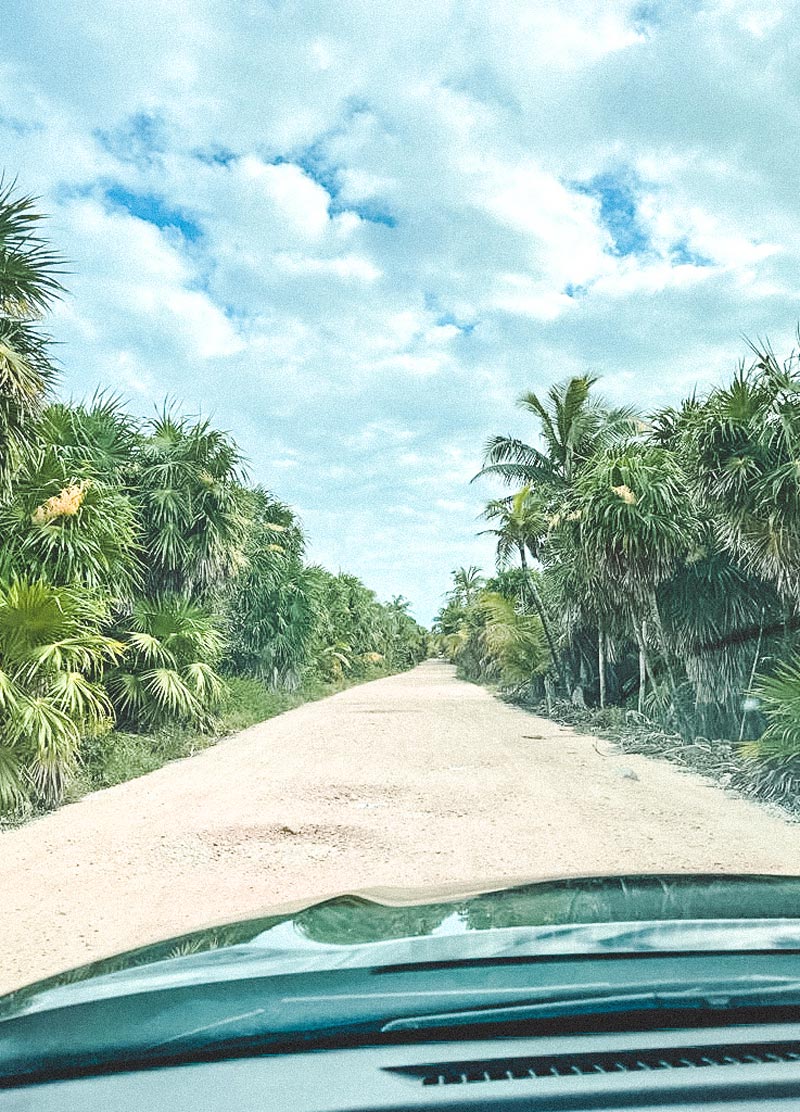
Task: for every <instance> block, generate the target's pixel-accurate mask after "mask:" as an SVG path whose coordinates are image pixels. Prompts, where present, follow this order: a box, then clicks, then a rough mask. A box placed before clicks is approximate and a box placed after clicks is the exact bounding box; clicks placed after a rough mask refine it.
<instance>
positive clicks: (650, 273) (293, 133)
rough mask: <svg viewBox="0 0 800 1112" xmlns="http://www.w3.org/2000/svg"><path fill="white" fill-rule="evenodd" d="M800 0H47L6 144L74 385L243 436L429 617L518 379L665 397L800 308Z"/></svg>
mask: <svg viewBox="0 0 800 1112" xmlns="http://www.w3.org/2000/svg"><path fill="white" fill-rule="evenodd" d="M797 15H798V12H797V5H796V4H790V3H771V2H770V0H764V2H759V3H748V2H744V0H742V2H740V0H717V2H713V0H708V2H704V0H692V2H690V0H676V2H674V3H648V4H642V3H624V2H620V3H614V2H600V0H598V2H589V0H574V2H573V0H554V2H548V0H537V3H535V4H532V3H529V2H527V0H514V2H512V0H494V2H493V3H492V4H486V3H483V2H478V0H474V2H471V0H460V2H456V0H442V2H441V3H438V4H433V5H432V4H429V3H425V4H423V3H417V2H412V0H407V2H402V3H400V4H397V5H392V6H391V7H390V6H388V5H376V4H371V3H368V2H367V0H341V3H338V4H336V5H320V4H311V3H304V2H302V0H294V2H292V3H283V2H281V0H275V2H271V3H267V2H266V0H248V2H245V3H233V2H232V0H224V2H223V0H194V2H193V3H191V4H189V3H187V2H186V0H139V2H138V3H137V4H123V3H122V2H121V0H26V2H25V3H24V4H16V5H8V6H7V10H6V11H5V12H4V16H3V21H2V24H0V46H1V47H2V49H1V50H0V165H1V166H2V167H3V168H4V169H5V171H6V173H7V174H10V175H12V176H14V175H16V176H17V177H18V179H19V182H20V185H21V186H22V187H23V188H25V189H26V190H29V191H33V192H35V193H37V194H39V195H40V196H41V197H42V205H43V207H44V208H45V209H46V210H47V211H48V212H49V213H50V214H51V217H52V219H51V221H50V224H49V228H48V230H49V234H50V236H51V238H52V239H53V241H54V243H55V244H56V245H57V246H58V248H59V249H60V250H61V251H62V253H63V254H65V255H66V256H68V258H69V259H70V260H71V270H72V274H71V276H70V278H69V286H70V290H71V296H70V297H69V298H68V299H67V300H66V301H65V302H64V303H63V304H62V305H61V306H59V308H58V310H57V312H56V314H55V317H54V319H53V321H52V331H53V333H54V335H55V336H56V338H57V339H58V340H59V342H60V347H59V358H60V360H61V363H62V366H63V372H64V373H63V391H64V393H67V394H72V395H74V396H82V395H84V394H87V393H91V392H93V391H94V389H95V388H96V387H97V386H98V385H102V386H110V387H112V388H113V389H115V390H117V391H119V392H120V393H121V394H122V395H123V396H124V397H125V398H126V399H127V401H128V403H129V405H130V407H131V408H132V409H133V410H135V411H136V412H139V413H144V414H147V413H150V412H152V410H153V407H154V406H156V405H158V404H159V403H160V402H161V400H162V399H163V397H164V396H165V395H167V394H169V395H171V396H174V397H176V398H177V399H179V400H180V401H181V402H182V403H183V405H184V407H185V409H186V410H187V411H188V412H200V411H202V412H203V413H206V414H210V415H212V416H213V417H214V419H215V420H216V421H217V422H218V423H219V424H220V425H221V426H222V427H225V428H227V429H229V430H231V431H232V432H233V433H234V434H235V436H236V437H237V439H238V440H239V441H240V443H241V444H242V446H243V447H244V449H245V451H246V452H247V454H248V456H249V458H250V460H251V465H252V466H251V469H252V475H253V478H254V479H256V480H258V481H259V482H262V483H264V484H266V485H267V486H268V487H270V488H271V489H272V490H273V491H274V492H275V493H276V494H277V495H279V496H280V497H281V498H284V499H286V500H288V501H290V502H292V503H293V504H294V505H295V506H296V507H297V508H298V510H299V512H300V513H301V515H302V517H303V520H304V522H305V524H306V527H307V529H308V532H309V534H310V538H311V542H312V543H311V552H310V554H311V556H312V558H313V559H316V560H318V561H320V562H322V563H324V564H326V565H327V566H329V567H331V568H333V569H337V568H339V567H342V568H344V569H347V570H349V571H353V572H355V573H357V574H359V575H361V576H362V577H363V578H364V579H365V581H366V582H368V583H369V584H370V586H372V587H374V588H375V589H376V590H377V591H378V592H379V594H380V595H381V596H382V597H389V596H391V595H393V594H399V593H402V594H405V595H406V596H407V597H409V598H410V599H411V600H412V602H413V604H414V608H415V612H416V613H417V614H418V616H419V617H420V618H421V619H422V620H424V621H429V620H430V618H431V616H432V614H433V613H434V611H435V610H436V608H437V607H438V605H439V602H440V600H441V595H442V593H443V592H444V591H445V590H446V588H447V583H448V577H449V572H450V570H451V569H452V568H454V567H457V566H458V565H461V564H471V563H475V564H479V565H482V566H483V567H484V568H486V569H487V570H488V569H490V568H491V565H492V553H491V545H490V542H489V540H488V538H478V537H476V535H475V534H476V531H477V529H478V528H479V527H480V526H479V523H478V522H477V521H476V517H477V515H478V513H479V512H480V509H481V505H482V502H483V500H485V499H486V498H487V497H490V496H492V495H493V494H495V493H496V492H497V491H496V488H493V487H490V486H489V485H488V483H476V484H473V485H470V483H469V480H470V478H471V477H472V476H473V475H474V474H475V472H476V471H477V470H478V468H479V466H480V457H481V448H482V445H483V443H484V442H485V440H486V439H487V438H488V437H489V436H490V435H492V434H495V433H501V432H510V433H513V434H516V435H520V436H523V437H530V436H532V435H533V429H532V427H531V426H530V425H529V423H528V421H527V419H526V418H525V416H524V415H523V414H521V413H520V412H519V411H518V410H516V409H515V408H514V400H515V398H516V397H517V396H518V395H519V394H521V393H522V392H523V391H527V390H531V389H534V390H544V389H546V388H547V386H548V385H549V384H550V383H551V382H553V381H555V380H558V379H561V378H563V377H565V376H567V375H570V374H574V373H580V372H584V371H591V372H593V373H595V374H598V375H600V376H601V377H602V388H603V391H604V392H605V394H606V395H607V396H608V397H609V398H610V399H611V400H613V401H616V402H622V401H625V402H635V403H637V404H640V405H641V406H642V407H643V408H645V409H647V408H648V407H650V406H654V405H657V404H659V403H662V402H665V401H675V400H677V399H679V398H680V397H681V396H682V395H684V394H685V393H687V392H688V391H689V390H691V389H692V388H693V387H694V385H695V383H700V384H701V385H702V384H703V383H709V382H711V381H713V380H715V379H717V378H718V377H720V376H721V375H723V374H725V373H727V372H728V371H730V369H731V368H732V367H733V366H734V365H735V363H736V361H737V360H738V359H739V357H740V356H741V355H742V354H743V352H744V345H743V342H742V339H741V337H742V335H743V334H746V335H749V336H753V337H757V336H764V335H769V336H770V337H771V339H772V340H773V343H774V345H775V346H776V348H778V349H780V348H781V347H784V346H787V345H788V344H790V343H791V339H792V336H793V333H794V329H795V326H796V324H797V321H798V318H800V210H799V209H798V204H797V184H798V183H797V174H796V171H795V169H794V163H795V159H794V150H793V145H792V144H793V137H794V136H795V134H796V129H797V119H798V118H799V117H798V107H799V106H798V99H799V96H798V94H799V93H800V86H799V84H798V78H797V76H796V57H797V53H798V49H797V48H798V38H799V37H800V31H799V28H800V23H799V22H798V19H797Z"/></svg>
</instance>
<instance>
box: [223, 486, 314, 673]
mask: <svg viewBox="0 0 800 1112" xmlns="http://www.w3.org/2000/svg"><path fill="white" fill-rule="evenodd" d="M249 501H250V519H249V526H248V530H247V534H248V535H247V542H246V547H245V550H244V557H245V560H246V566H245V568H244V569H243V571H242V572H241V573H240V574H239V575H238V576H237V578H236V580H235V582H234V584H233V586H232V589H231V592H230V596H229V601H228V616H229V629H230V648H229V651H228V666H229V668H230V669H233V670H234V671H239V672H242V671H244V672H248V673H250V674H252V675H256V676H260V677H261V678H263V679H264V680H265V681H266V682H267V683H269V684H270V686H272V687H273V688H275V689H278V688H284V689H286V690H293V689H295V688H297V687H299V686H300V684H301V682H302V679H303V674H304V672H305V670H306V669H307V668H308V666H309V664H310V656H311V649H312V643H313V640H314V635H315V630H316V624H317V606H318V603H319V599H318V594H319V592H318V590H317V576H316V575H315V573H314V571H312V570H311V569H309V568H307V567H305V565H304V564H303V561H302V555H303V548H304V543H305V542H304V537H303V532H302V529H301V527H300V524H299V522H298V521H297V518H296V517H295V515H294V513H293V511H292V510H291V509H290V508H289V507H288V506H286V505H284V504H283V503H282V502H278V501H276V500H275V499H273V498H272V497H271V495H269V494H268V493H267V491H265V490H262V489H256V490H254V491H251V492H249Z"/></svg>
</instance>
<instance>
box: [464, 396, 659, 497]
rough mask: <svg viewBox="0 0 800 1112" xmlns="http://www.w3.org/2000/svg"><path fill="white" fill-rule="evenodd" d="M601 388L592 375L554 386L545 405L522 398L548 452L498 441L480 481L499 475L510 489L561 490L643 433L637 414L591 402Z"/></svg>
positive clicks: (516, 441) (499, 438) (491, 443)
mask: <svg viewBox="0 0 800 1112" xmlns="http://www.w3.org/2000/svg"><path fill="white" fill-rule="evenodd" d="M596 382H597V379H596V378H594V377H593V376H592V375H580V376H577V377H575V378H571V379H569V380H568V381H566V382H562V383H558V384H557V385H555V386H552V387H551V388H550V389H549V390H548V392H547V400H546V401H542V400H541V399H540V398H539V397H538V395H537V394H534V393H532V392H531V393H527V394H523V396H522V397H521V398H520V399H519V403H518V404H519V405H520V407H521V408H522V409H524V410H526V411H527V412H528V413H531V414H533V415H534V416H535V417H536V418H538V421H539V434H540V436H541V438H542V440H543V442H544V444H543V447H544V451H540V450H539V449H538V448H535V447H533V446H532V445H530V444H526V443H525V442H524V441H522V440H519V439H517V438H515V437H510V436H494V437H492V438H491V439H490V440H489V441H488V442H487V444H486V447H485V450H484V466H483V468H482V469H481V471H480V472H479V476H481V475H499V476H500V478H502V479H503V480H504V481H505V482H507V483H514V484H527V485H530V486H532V487H544V488H545V489H547V490H552V491H557V490H561V489H564V488H567V487H569V486H570V484H571V483H572V482H573V480H574V478H575V475H576V472H577V470H578V469H579V467H580V466H581V465H582V464H583V463H585V462H586V461H587V460H589V459H591V457H592V456H593V455H594V454H595V453H596V452H598V451H599V450H601V449H602V448H604V447H606V446H608V445H610V444H612V443H614V442H615V441H618V440H620V439H622V438H626V437H628V438H629V437H630V436H632V435H633V434H634V433H635V432H637V431H639V426H640V423H639V422H637V420H636V416H635V412H634V410H633V409H628V408H618V409H608V408H607V407H605V406H604V404H603V403H602V402H601V401H600V400H598V399H593V398H591V397H590V392H591V389H592V387H593V386H594V384H595V383H596ZM477 477H478V476H476V478H477Z"/></svg>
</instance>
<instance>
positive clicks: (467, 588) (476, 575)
mask: <svg viewBox="0 0 800 1112" xmlns="http://www.w3.org/2000/svg"><path fill="white" fill-rule="evenodd" d="M452 574H453V596H454V598H456V599H457V600H463V602H464V604H465V605H466V606H469V605H470V603H471V602H472V600H473V597H474V596H475V595H476V594H477V592H478V591H480V589H481V587H482V586H483V576H482V575H481V569H480V568H476V567H475V565H474V564H470V566H469V567H468V568H465V567H460V568H456V569H455V570H454V571H453V573H452Z"/></svg>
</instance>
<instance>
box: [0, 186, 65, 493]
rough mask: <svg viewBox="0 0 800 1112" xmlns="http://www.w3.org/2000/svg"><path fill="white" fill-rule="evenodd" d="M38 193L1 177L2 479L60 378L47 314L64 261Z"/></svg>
mask: <svg viewBox="0 0 800 1112" xmlns="http://www.w3.org/2000/svg"><path fill="white" fill-rule="evenodd" d="M41 219H42V217H41V214H39V213H38V212H37V211H36V208H35V202H34V199H33V198H32V197H28V196H24V195H21V194H19V193H18V192H17V190H16V185H15V183H14V182H13V181H12V182H7V181H4V180H3V179H2V178H0V481H2V482H3V483H7V482H8V478H9V475H10V473H11V471H12V470H13V468H14V466H15V465H16V463H17V462H18V460H19V458H20V456H21V455H22V454H23V452H24V449H25V439H26V433H27V429H28V426H29V423H30V421H31V420H32V419H33V418H34V417H35V416H36V414H37V413H38V412H39V410H40V408H41V404H42V400H43V398H44V396H45V394H46V392H47V390H48V389H49V388H50V386H51V385H52V383H53V381H54V378H55V369H54V367H53V364H52V362H51V360H50V357H49V355H48V350H47V347H48V339H47V337H46V336H45V335H43V334H42V332H41V331H40V330H39V327H38V322H39V318H40V317H41V315H42V314H43V313H44V312H45V311H46V310H47V309H48V308H49V307H50V306H51V304H52V303H53V301H54V300H55V299H56V298H57V297H60V296H61V294H62V293H63V292H64V291H63V287H62V286H61V283H60V282H59V280H58V275H59V274H60V273H61V272H62V270H63V263H62V260H61V259H60V258H59V257H58V256H57V255H56V254H55V252H53V251H51V249H50V248H49V247H48V245H47V244H46V243H45V241H44V240H43V239H42V238H41V237H40V236H39V234H38V225H39V222H40V221H41Z"/></svg>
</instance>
